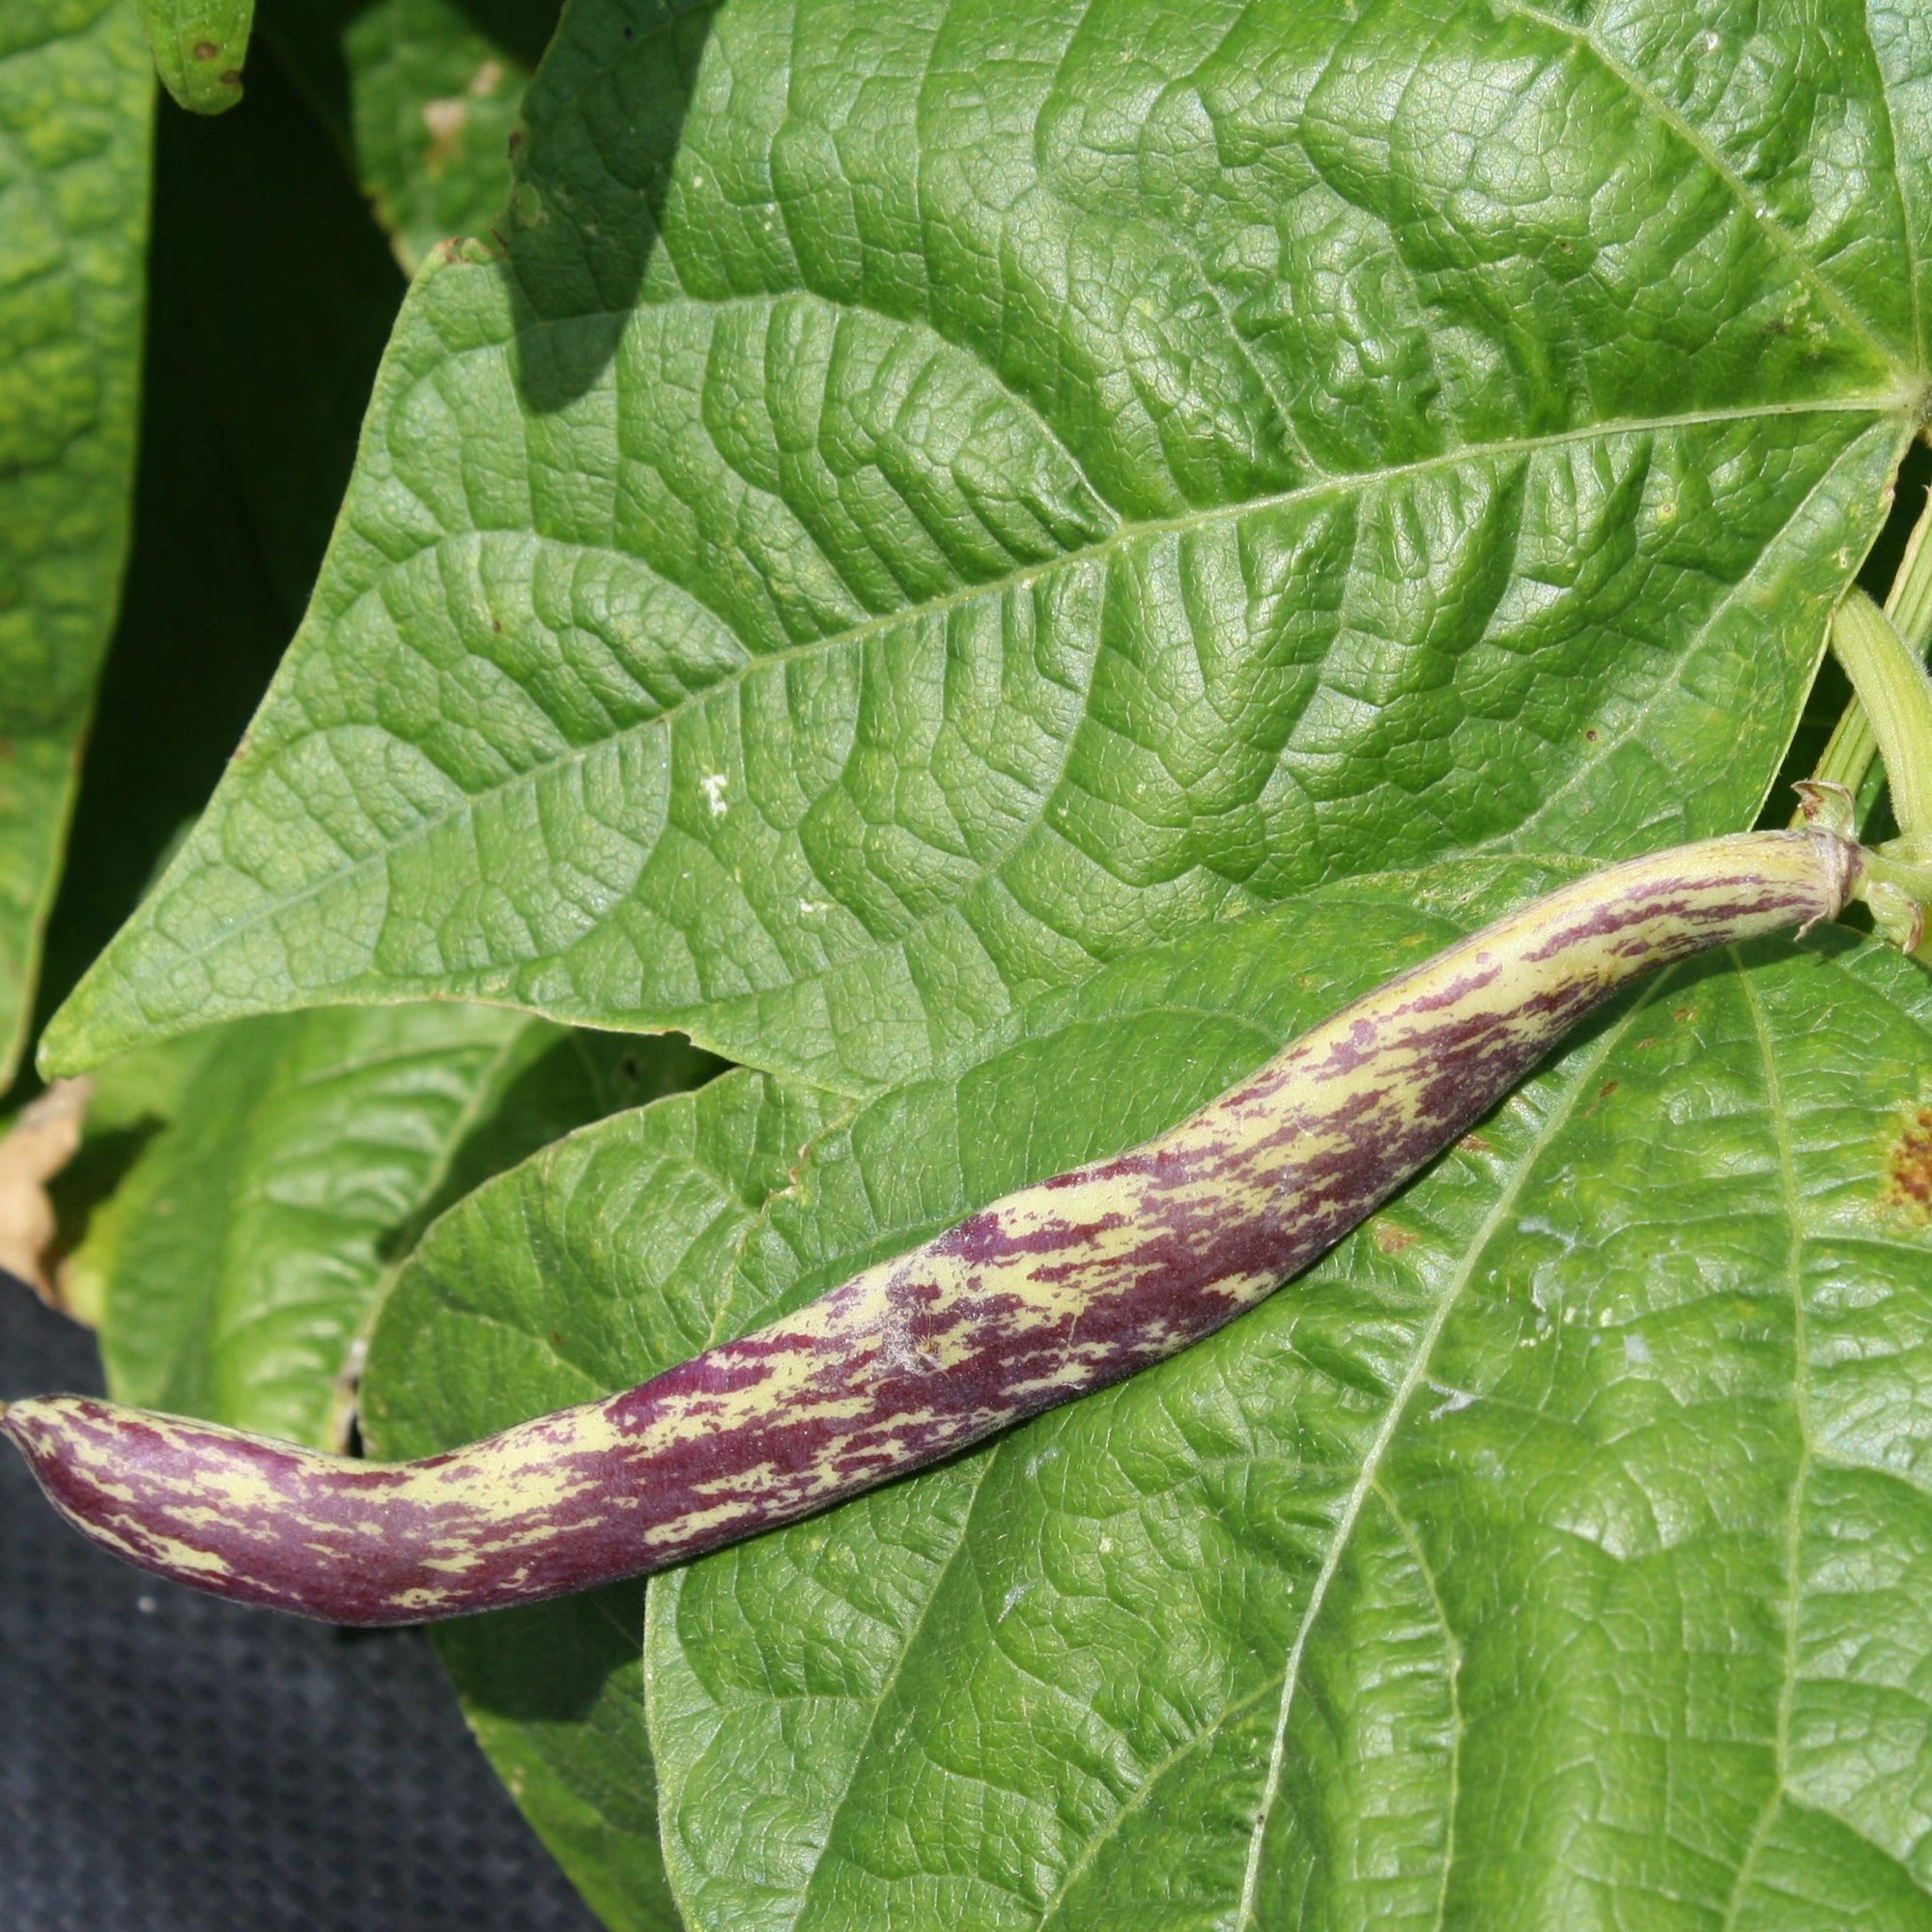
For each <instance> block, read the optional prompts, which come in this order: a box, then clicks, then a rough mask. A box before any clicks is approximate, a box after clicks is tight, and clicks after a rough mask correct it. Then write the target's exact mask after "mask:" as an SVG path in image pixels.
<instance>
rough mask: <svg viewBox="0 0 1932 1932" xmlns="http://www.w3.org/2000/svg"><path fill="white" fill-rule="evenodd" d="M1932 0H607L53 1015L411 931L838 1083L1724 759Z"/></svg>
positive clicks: (621, 1019) (422, 307)
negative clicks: (1278, 902) (1236, 931)
mask: <svg viewBox="0 0 1932 1932" xmlns="http://www.w3.org/2000/svg"><path fill="white" fill-rule="evenodd" d="M1922 38H1923V30H1922V26H1921V25H1920V24H1918V22H1917V20H1916V17H1911V16H1908V14H1907V13H1906V12H1905V11H1904V10H1900V11H1898V12H1896V13H1894V14H1884V15H1874V16H1873V17H1872V18H1871V19H1869V20H1868V19H1867V17H1866V13H1865V10H1864V9H1863V8H1861V7H1853V6H1851V5H1849V4H1847V5H1842V6H1839V5H1833V6H1830V7H1820V6H1817V5H1815V4H1813V0H1763V4H1754V5H1751V6H1748V7H1747V6H1746V5H1744V4H1743V0H1736V4H1732V0H1710V4H1706V5H1703V6H1699V7H1689V6H1686V5H1685V4H1683V0H1653V4H1650V5H1643V4H1633V5H1630V6H1626V7H1622V8H1619V9H1616V10H1614V11H1612V12H1609V13H1605V14H1603V15H1602V16H1601V18H1599V19H1597V20H1596V21H1595V23H1594V24H1592V25H1590V26H1588V27H1586V26H1584V25H1582V24H1580V15H1579V16H1578V17H1577V19H1575V20H1573V19H1572V18H1571V17H1569V16H1568V15H1567V14H1544V13H1542V12H1539V11H1537V10H1534V9H1530V8H1526V7H1520V6H1496V5H1492V3H1491V0H1372V3H1371V4H1369V5H1366V6H1359V7H1358V6H1355V5H1352V4H1350V5H1344V4H1342V0H1323V4H1317V5H1312V6H1311V5H1308V4H1306V0H1211V4H1208V5H1206V6H1201V7H1194V8H1188V9H1180V10H1176V9H1173V8H1168V7H1163V6H1159V5H1156V4H1153V0H1101V4H1097V5H1096V4H1092V0H1053V3H1052V4H1048V5H1045V6H1041V7H1033V8H1027V9H1022V10H1019V11H1018V12H1017V13H1016V12H1015V10H1014V9H1013V8H1011V7H1010V6H1009V5H1006V4H1004V0H976V4H952V5H942V4H941V0H895V4H893V5H891V6H877V5H875V6H870V7H865V8H860V7H855V6H853V5H850V4H847V0H795V4H787V0H728V4H725V5H722V6H718V7H715V8H705V7H697V6H690V5H675V4H671V0H583V4H581V5H579V6H577V7H575V8H573V9H572V11H571V14H570V16H569V18H568V19H567V21H566V22H565V23H564V26H563V28H562V29H561V31H560V36H559V39H558V41H557V43H555V45H554V48H553V50H552V52H551V54H550V55H549V56H548V57H547V60H546V64H545V67H544V69H543V71H541V73H540V74H539V76H538V78H537V80H536V81H535V82H534V83H533V85H532V87H531V90H530V92H529V95H528V96H527V98H526V118H527V121H528V124H529V128H530V135H529V140H528V142H527V144H526V149H525V157H524V161H523V163H522V168H521V176H520V180H519V184H518V185H517V187H516V189H515V191H514V193H513V196H512V216H513V219H512V221H511V222H510V224H509V225H508V226H506V227H505V229H504V230H503V248H504V250H505V252H504V253H503V255H502V256H501V257H500V259H497V260H480V259H474V258H473V257H474V251H467V252H465V253H463V254H462V255H461V258H459V256H458V254H456V253H451V252H448V251H446V252H445V253H444V254H443V255H441V256H440V257H439V258H438V260H437V261H436V262H435V263H433V264H432V266H431V267H430V268H429V269H428V270H426V271H425V272H424V274H423V275H422V276H420V277H419V278H418V280H417V283H416V284H415V286H414V288H413V290H412V294H411V298H410V300H409V302H408V304H407V306H406V308H405V311H404V314H403V317H402V319H401V321H400V323H399V325H398V327H397V331H396V334H395V336H394V338H393V340H392V343H391V346H390V350H389V354H388V358H387V361H386V364H385V367H384V375H383V378H382V380H381V382H380V384H379V385H378V392H377V396H376V399H375V402H374V404H373V406H372V410H371V414H370V417H369V421H368V426H367V433H366V437H365V440H364V444H363V448H362V452H361V457H360V461H359V464H358V469H357V474H356V477H355V482H354V484H353V485H352V487H351V491H350V495H349V499H348V504H347V507H346V510H345V515H344V521H343V523H342V526H341V528H340V532H339V536H338V540H337V542H336V544H335V547H334V549H333V551H332V553H331V555H330V559H329V565H328V568H327V570H326V572H325V574H324V577H323V580H322V582H321V583H320V584H319V586H318V589H317V593H316V598H315V601H314V604H313V606H312V607H311V611H310V613H309V617H308V620H307V622H306V624H305V626H304V629H303V631H302V633H301V635H300V637H299V638H298V640H297V643H296V645H295V647H294V649H293V651H292V653H291V656H290V659H289V661H288V663H287V664H286V665H285V667H284V669H283V672H282V674H281V677H280V679H279V681H278V683H277V685H276V686H275V688H274V690H273V692H272V693H271V695H270V698H269V700H268V702H267V704H266V705H265V707H264V709H263V712H262V713H261V715H260V717H259V719H258V721H257V723H256V725H255V726H254V728H253V732H252V735H251V739H250V742H249V745H248V747H247V750H246V752H245V753H244V754H243V755H242V756H241V758H240V759H239V760H238V761H237V763H236V765H235V767H234V769H233V770H232V771H231V773H230V774H229V776H228V778H227V780H226V781H224V784H223V786H222V788H221V790H220V791H219V792H218V793H217V795H216V798H215V800H214V803H213V808H212V810H211V811H210V813H209V815H208V818H207V820H206V821H205V823H204V824H203V826H202V828H201V830H200V832H199V833H198V835H197V837H196V838H195V839H194V840H193V841H192V842H191V844H190V845H189V846H188V848H187V849H186V850H185V852H184V853H183V854H182V856H181V858H180V859H179V860H178V862H177V863H176V865H175V867H173V869H172V870H171V872H170V873H169V875H168V878H167V879H166V881H165V882H164V884H163V886H162V887H161V889H160V890H159V891H158V892H157V893H156V895H155V897H154V898H153V899H152V900H151V901H150V903H149V904H148V905H147V906H146V907H144V909H143V910H142V912H141V913H140V914H139V915H138V917H137V918H136V919H135V920H134V921H133V923H131V924H130V926H129V927H128V929H127V930H126V931H125V932H124V934H123V935H122V937H121V938H120V939H119V940H118V941H117V942H116V944H115V946H114V947H113V948H112V949H111V950H110V952H108V953H107V955H106V956H105V957H104V959H103V960H102V961H101V962H100V963H99V966H98V967H97V968H96V970H95V972H94V974H93V975H92V976H91V978H90V979H89V980H87V981H86V982H85V983H84V984H83V986H82V988H81V989H80V990H79V992H78V993H77V994H76V995H75V997H74V999H73V1001H72V1002H71V1004H70V1005H69V1006H68V1008H67V1009H65V1010H64V1011H63V1013H62V1014H61V1015H60V1017H59V1019H58V1020H57V1022H56V1024H55V1026H54V1028H53V1030H52V1032H51V1033H50V1035H49V1040H48V1048H47V1052H48V1057H49V1060H50V1063H51V1064H54V1065H61V1066H65V1067H75V1066H78V1065H83V1064H85V1063H87V1062H90V1061H92V1060H94V1059H98V1058H99V1057H101V1056H103V1055H105V1054H107V1053H110V1052H112V1051H115V1050H117V1049H119V1048H121V1047H123V1046H126V1045H128V1044H131V1043H133V1042H135V1041H138V1040H140V1039H144V1038H149V1037H154V1036H156V1034H164V1033H167V1032H169V1031H173V1030H178V1029H180V1028H182V1027H185V1026H186V1025H188V1024H190V1023H191V1021H193V1020H195V1019H197V1018H206V1017H209V1016H213V1015H225V1014H233V1013H241V1012H248V1011H256V1010H261V1009H279V1008H292V1007H299V1006H303V1005H308V1004H315V1003H321V1002H327V1001H334V1000H344V999H354V1000H367V1001H384V1000H394V999H400V998H408V997H415V996H419V995H422V994H425V993H436V994H440V995H459V996H460V995H474V996H482V997H488V998H491V999H502V1000H510V1001H516V1002H520V1003H523V1004H526V1005H528V1006H531V1007H533V1008H536V1009H541V1010H543V1011H546V1012H550V1013H552V1014H555V1015H558V1016H562V1017H566V1018H574V1019H580V1020H586V1021H591V1022H594V1023H597V1024H603V1025H623V1026H633V1027H639V1028H648V1027H655V1026H664V1025H676V1026H681V1027H685V1028H688V1029H689V1030H691V1031H692V1032H693V1034H694V1035H695V1036H696V1037H700V1038H702V1039H704V1040H705V1041H706V1042H707V1043H711V1044H716V1045H718V1046H719V1047H720V1048H721V1050H723V1051H725V1052H727V1053H729V1054H731V1055H733V1056H734V1057H737V1058H741V1059H747V1060H752V1061H754V1062H755V1063H757V1064H759V1065H768V1066H774V1067H779V1068H785V1069H791V1070H793V1071H795V1072H800V1073H803V1074H804V1075H806V1076H809V1077H810V1078H811V1079H812V1080H814V1081H816V1082H817V1083H818V1084H820V1085H823V1086H826V1087H829V1088H834V1089H838V1090H840V1091H845V1092H854V1093H856V1092H863V1091H866V1090H868V1089H870V1088H872V1087H875V1086H878V1085H880V1084H881V1083H885V1082H889V1081H892V1080H896V1079H900V1078H904V1077H907V1076H908V1075H910V1074H913V1073H916V1072H917V1071H919V1070H920V1069H921V1068H922V1067H924V1066H927V1065H932V1064H934V1061H935V1058H936V1057H938V1056H942V1055H943V1054H944V1053H945V1052H946V1051H947V1050H948V1049H949V1047H950V1046H951V1045H952V1044H954V1043H956V1042H957V1041H958V1040H960V1039H962V1038H965V1037H971V1036H972V1035H974V1034H975V1033H977V1032H978V1031H979V1030H980V1028H982V1027H983V1026H984V1025H985V1024H987V1023H989V1022H990V1021H993V1020H996V1019H997V1018H998V1017H999V1016H1000V1015H1001V1014H1002V1013H1004V1012H1006V1011H1008V1010H1009V1009H1011V1007H1012V1006H1013V1004H1014V1003H1015V1001H1016V1000H1018V999H1021V998H1023V997H1024V996H1026V995H1027V994H1029V993H1030V992H1032V991H1037V990H1038V989H1039V988H1041V987H1044V986H1050V985H1054V984H1059V983H1064V982H1065V981H1067V980H1071V979H1073V978H1076V977H1078V976H1079V975H1080V974H1082V973H1084V972H1087V971H1089V970H1091V969H1092V967H1093V965H1094V962H1095V961H1096V960H1099V959H1103V958H1106V957H1110V956H1117V955H1119V954H1122V953H1123V952H1127V951H1130V950H1131V949H1133V948H1134V947H1136V946H1139V945H1143V944H1146V943H1148V942H1149V941H1150V940H1151V939H1155V938H1158V937H1159V936H1161V935H1162V934H1166V933H1172V932H1174V931H1177V930H1179V929H1182V928H1184V927H1185V926H1186V925H1188V924H1190V923H1194V922H1196V921H1199V920H1201V919H1203V918H1206V917H1209V916H1212V915H1214V914H1216V913H1221V912H1228V911H1234V910H1238V909H1241V908H1243V907H1246V906H1252V905H1255V904H1258V903H1262V902H1266V901H1270V900H1273V899H1276V898H1279V897H1282V896H1283V895H1289V894H1293V893H1294V892H1296V891H1299V890H1301V889H1303V888H1305V887H1307V886H1308V885H1310V884H1311V883H1313V882H1315V881H1317V880H1320V879H1321V878H1324V877H1331V876H1335V875H1338V874H1345V873H1348V872H1350V871H1359V870H1363V869H1368V868H1371V867H1383V866H1388V865H1393V864H1404V863H1410V862H1415V861H1419V860H1422V859H1425V858H1428V857H1430V856H1432V855H1435V854H1440V853H1443V852H1450V851H1455V850H1458V849H1464V848H1469V847H1472V846H1478V845H1483V844H1486V843H1487V844H1496V843H1502V844H1508V843H1512V842H1515V843H1518V844H1520V845H1527V846H1541V847H1544V848H1555V849H1577V850H1584V851H1589V852H1593V853H1610V852H1621V851H1626V850H1630V849H1633V848H1634V847H1640V846H1644V845H1654V844H1657V843H1661V842H1663V841H1664V840H1665V839H1666V838H1669V837H1671V836H1676V835H1683V834H1690V833H1697V832H1702V831H1708V830H1711V829H1715V828H1718V827H1720V826H1728V825H1734V824H1739V823H1743V822H1747V820H1748V819H1749V817H1750V816H1751V814H1752V812H1753V811H1754V810H1756V807H1757V805H1758V803H1759V801H1760V799H1761V797H1762V795H1763V792H1764V789H1765V787H1766V785H1767V784H1768V782H1769V781H1770V778H1771V775H1772V773H1773V772H1774V771H1775V769H1776V762H1777V757H1778V754H1779V753H1780V752H1781V750H1782V748H1783V745H1784V743H1785V740H1786V738H1787V736H1788V734H1789V731H1790V728H1791V725H1792V723H1793V721H1794V719H1795V718H1796V716H1797V714H1798V710H1799V707H1800V703H1801V699H1802V696H1803V692H1804V686H1805V683H1806V681H1807V679H1808V677H1809V675H1810V672H1811V669H1812V668H1813V666H1814V664H1815V662H1816V657H1817V653H1818V650H1819V639H1820V632H1821V619H1822V614H1823V611H1824V609H1825V607H1826V604H1827V602H1828V601H1829V599H1830V598H1832V597H1833V595H1834V594H1835V593H1836V591H1837V589H1838V587H1839V586H1840V585H1841V584H1842V583H1843V582H1844V581H1845V579H1846V578H1847V576H1848V575H1849V574H1850V573H1851V571H1852V570H1853V569H1854V568H1855V567H1856V565H1857V563H1858V560H1859V557H1860V555H1861V553H1862V551H1863V549H1864V547H1865V545H1866V543H1867V541H1868V540H1869V538H1870V536H1871V534H1872V532H1873V530H1874V529H1875V528H1876V526H1877V522H1878V516H1879V510H1880V493H1881V490H1882V487H1883V484H1884V482H1885V479H1886V477H1887V475H1888V474H1889V471H1890V469H1891V468H1892V466H1893V463H1894V461H1895V459H1896V456H1897V453H1898V451H1899V449H1900V448H1901V447H1902V445H1903V440H1904V439H1905V437H1906V436H1907V435H1908V434H1909V431H1910V428H1911V426H1912V422H1913V420H1914V419H1915V415H1916V412H1917V410H1918V404H1919V399H1920V397H1921V395H1922V394H1923V392H1924V389H1925V374H1924V371H1925V368H1926V362H1927V357H1926V343H1925V318H1924V315H1923V312H1922V309H1923V304H1922V303H1921V301H1920V300H1919V298H1918V289H1917V283H1916V281H1915V275H1914V273H1913V272H1912V271H1911V270H1910V267H1909V265H1910V264H1911V262H1912V261H1913V259H1914V257H1915V254H1916V255H1918V256H1924V255H1928V254H1932V207H1928V206H1927V199H1926V196H1925V195H1924V193H1923V192H1922V184H1921V179H1920V178H1921V177H1922V173H1923V166H1924V160H1925V136H1924V134H1923V129H1922V128H1921V127H1920V126H1919V124H1918V122H1916V121H1915V120H1914V119H1913V117H1912V114H1911V112H1910V109H1911V103H1912V101H1913V100H1914V99H1917V98H1918V94H1922V92H1923V88H1924V85H1925V81H1924V61H1923V58H1922V53H1923V49H1922V47H1921V46H1920V45H1919V44H1918V43H1919V42H1920V41H1922ZM1915 90H1916V91H1917V92H1915ZM1798 100H1803V101H1804V102H1806V103H1808V104H1807V106H1806V110H1805V111H1804V112H1798V111H1793V106H1792V103H1793V102H1794V101H1798ZM1714 745H1721V747H1722V755H1721V756H1713V755H1712V747H1713V746H1714Z"/></svg>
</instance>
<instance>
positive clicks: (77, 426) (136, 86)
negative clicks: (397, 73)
mask: <svg viewBox="0 0 1932 1932" xmlns="http://www.w3.org/2000/svg"><path fill="white" fill-rule="evenodd" d="M153 96H154V81H153V79H152V77H151V75H150V73H149V70H148V61H147V56H146V54H145V52H144V51H143V49H142V46H141V33H140V26H139V23H138V21H137V20H136V19H135V17H134V14H133V12H132V9H131V7H130V5H128V0H104V3H103V0H12V4H10V6H9V7H8V9H7V12H6V16H5V18H4V20H0V1088H4V1086H5V1085H6V1083H7V1081H8V1080H9V1079H11V1077H12V1075H13V1071H14V1064H15V1061H16V1060H17V1058H18V1055H19V1051H20V1046H21V1042H22V1036H23V1032H24V1029H25V1025H26V1020H27V1013H28V1010H29V1009H30V1007H31V1005H32V1001H33V988H34V978H35V974H36V972H37V970H38V965H39V958H40V950H41V935H42V930H43V926H44V924H45V922H46V918H47V911H48V908H49V906H50V905H51V903H52V900H53V895H54V887H55V885H56V883H57V881H58V879H59V877H60V858H61V847H62V844H63V843H64V841H65V838H66V836H67V824H68V816H69V813H70V812H71V810H72V804H73V789H74V770H75V765H76V763H77V761H78V758H79V753H80V744H81V738H82V734H83V731H84V729H85V726H86V723H87V716H88V711H89V708H90V706H91V705H92V702H93V696H94V681H95V675H96V672H97V671H98V670H99V666H100V660H101V656H102V653H103V652H104V651H105V649H106V645H107V635H108V630H109V627H110V626H111V625H112V623H113V621H114V607H115V604H116V601H117V599H118V597H119V595H120V584H121V566H122V560H123V557H124V555H125V554H126V550H127V543H128V497H129V492H130V489H131V485H132V477H133V468H134V412H135V404H136V400H137V396H138V391H139V386H140V384H139V372H140V340H141V309H142V294H143V289H142V276H141V261H142V252H143V248H144V245H145V243H146V240H147V228H148V141H149V122H150V114H151V103H152V100H153Z"/></svg>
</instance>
